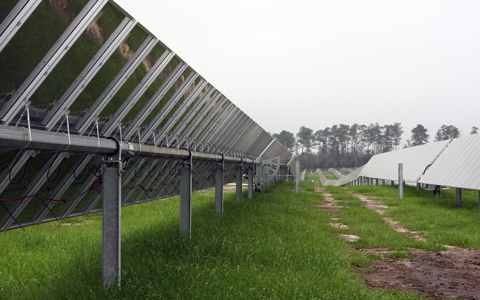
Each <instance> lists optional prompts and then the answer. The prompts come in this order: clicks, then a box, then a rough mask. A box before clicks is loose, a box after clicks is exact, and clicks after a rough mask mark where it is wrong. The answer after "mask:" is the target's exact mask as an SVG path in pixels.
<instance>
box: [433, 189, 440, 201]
mask: <svg viewBox="0 0 480 300" xmlns="http://www.w3.org/2000/svg"><path fill="white" fill-rule="evenodd" d="M433 192H434V194H435V199H440V187H439V186H436V187H435V190H434V191H433Z"/></svg>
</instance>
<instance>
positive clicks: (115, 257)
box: [102, 161, 122, 288]
mask: <svg viewBox="0 0 480 300" xmlns="http://www.w3.org/2000/svg"><path fill="white" fill-rule="evenodd" d="M121 164H122V162H121V161H104V162H103V164H102V182H103V221H102V227H103V230H102V279H103V286H104V287H105V288H110V287H111V286H112V284H114V283H117V285H118V286H120V267H121V261H120V260H121V254H120V253H121V251H120V250H121V247H120V246H121V245H120V243H121V207H122V205H121V178H120V170H121Z"/></svg>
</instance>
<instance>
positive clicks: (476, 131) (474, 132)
mask: <svg viewBox="0 0 480 300" xmlns="http://www.w3.org/2000/svg"><path fill="white" fill-rule="evenodd" d="M477 133H478V127H475V126H472V131H471V132H470V134H477Z"/></svg>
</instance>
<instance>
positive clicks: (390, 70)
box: [116, 0, 480, 144]
mask: <svg viewBox="0 0 480 300" xmlns="http://www.w3.org/2000/svg"><path fill="white" fill-rule="evenodd" d="M116 2H117V3H118V4H119V5H120V6H121V7H123V8H124V9H125V10H126V11H127V12H128V13H130V14H131V15H132V16H133V17H134V18H136V19H137V20H138V21H139V22H140V23H141V24H143V25H144V26H145V27H146V28H147V29H149V30H150V31H151V32H152V33H153V34H155V35H156V36H157V37H158V38H159V39H160V40H161V41H162V42H163V43H164V44H166V45H167V46H168V47H169V48H171V49H172V50H173V51H174V52H175V53H176V54H178V55H179V56H180V57H181V58H182V59H183V60H185V61H186V62H187V63H188V64H189V65H190V66H191V67H192V68H194V69H195V70H196V71H197V72H198V73H199V74H200V75H201V76H202V77H204V78H205V79H206V80H207V81H208V82H210V83H211V84H212V85H214V86H215V87H216V88H217V89H218V90H220V91H221V92H222V93H223V94H224V95H225V96H226V97H228V98H229V99H230V100H231V101H232V102H233V103H234V104H235V105H237V106H238V107H239V108H240V109H242V110H243V111H244V112H245V113H246V114H247V115H249V116H250V117H251V118H252V119H253V120H255V121H256V122H257V123H258V124H259V125H260V126H262V127H263V128H264V129H265V130H267V131H269V132H271V133H279V132H280V131H282V130H288V131H290V132H293V133H297V132H298V131H299V128H300V127H301V126H307V127H309V128H311V129H313V130H314V131H316V130H319V129H323V128H325V127H327V126H328V127H330V126H332V125H334V124H338V123H344V124H348V125H352V124H353V123H358V124H366V125H368V124H370V123H375V122H379V123H380V125H383V124H393V123H394V122H401V123H402V126H403V128H404V131H405V134H404V139H403V141H402V144H403V143H405V139H406V138H409V137H410V134H411V133H410V131H411V130H412V128H413V127H415V126H416V124H423V125H424V126H425V127H426V128H427V129H428V133H429V134H430V141H433V138H434V136H435V133H436V131H437V130H438V129H439V128H440V126H441V125H442V124H446V125H454V126H457V127H458V128H459V129H460V131H461V133H462V134H463V135H465V134H469V133H470V130H471V128H472V126H477V127H480V110H479V108H480V1H478V0H470V1H466V0H455V1H442V0H428V1H425V0H415V1H408V0H407V1H406V0H397V1H390V0H376V1H346V0H331V1H322V0H309V1H306V0H296V1H278V0H277V1H273V0H244V1H225V0H215V1H214V0H206V1H199V0H175V1H158V0H140V1H139V0H116Z"/></svg>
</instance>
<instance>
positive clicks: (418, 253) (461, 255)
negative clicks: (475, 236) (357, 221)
mask: <svg viewBox="0 0 480 300" xmlns="http://www.w3.org/2000/svg"><path fill="white" fill-rule="evenodd" d="M318 191H319V192H323V195H324V196H325V200H323V202H324V204H323V205H318V206H317V208H319V209H326V210H329V211H330V214H331V215H332V220H336V221H338V220H340V219H339V214H338V212H337V211H338V209H339V208H338V207H336V209H335V206H333V204H335V203H338V202H340V201H336V200H333V199H332V195H330V194H326V193H324V190H318ZM353 195H354V196H355V197H358V198H359V199H360V200H361V201H363V203H364V205H365V206H366V207H367V208H369V209H372V210H374V211H376V212H377V213H378V214H380V215H382V216H383V215H384V214H385V212H386V211H387V210H388V209H391V208H389V207H388V206H386V205H384V204H383V203H382V202H381V200H379V199H378V198H372V197H366V196H363V195H359V194H353ZM383 219H384V220H385V222H386V223H387V224H388V225H390V226H392V227H393V228H394V229H395V230H397V231H398V232H402V233H404V234H405V235H406V237H413V238H415V239H418V240H422V241H425V238H424V237H422V236H420V235H419V234H418V233H417V232H413V231H409V230H407V229H406V228H405V227H404V226H403V225H402V224H399V223H398V222H395V221H393V220H392V219H391V218H389V217H383ZM328 224H329V225H331V226H335V227H339V228H345V227H342V225H343V226H346V225H344V224H342V223H328ZM338 236H339V237H340V238H344V239H347V240H351V241H354V240H355V238H356V239H358V238H359V237H356V236H353V237H355V238H354V239H349V238H348V237H347V236H348V235H338ZM445 247H446V248H447V251H442V252H435V253H425V252H423V251H422V250H417V249H416V250H414V251H412V252H411V253H410V255H411V258H408V259H392V258H383V259H382V260H380V261H379V262H376V263H373V264H371V265H369V266H368V267H367V268H359V269H358V271H359V272H360V273H362V274H363V276H364V279H365V283H366V284H367V285H368V286H370V287H372V288H375V289H382V290H400V291H404V292H416V293H418V294H420V295H422V296H425V297H427V298H430V299H468V300H474V299H477V300H480V250H471V249H463V248H458V247H451V246H445ZM352 250H354V251H360V252H365V253H375V254H380V255H383V254H388V253H389V252H390V251H389V250H388V249H387V248H375V249H352Z"/></svg>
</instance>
